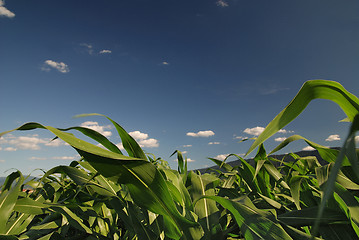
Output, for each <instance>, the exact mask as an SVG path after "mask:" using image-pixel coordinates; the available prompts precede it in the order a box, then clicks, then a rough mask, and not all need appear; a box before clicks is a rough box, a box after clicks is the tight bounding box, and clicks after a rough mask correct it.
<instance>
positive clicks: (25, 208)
mask: <svg viewBox="0 0 359 240" xmlns="http://www.w3.org/2000/svg"><path fill="white" fill-rule="evenodd" d="M47 207H48V205H47V204H44V203H41V202H40V201H36V200H33V199H31V198H28V197H26V198H20V199H18V200H17V201H16V205H15V206H14V211H17V212H21V213H28V214H34V215H36V214H43V213H44V210H45V209H46V208H47Z"/></svg>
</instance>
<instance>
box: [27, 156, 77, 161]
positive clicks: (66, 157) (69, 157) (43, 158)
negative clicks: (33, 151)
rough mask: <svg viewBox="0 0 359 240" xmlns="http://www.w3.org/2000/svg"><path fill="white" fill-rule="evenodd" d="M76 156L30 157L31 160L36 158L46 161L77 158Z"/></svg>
mask: <svg viewBox="0 0 359 240" xmlns="http://www.w3.org/2000/svg"><path fill="white" fill-rule="evenodd" d="M75 158H76V157H74V156H57V157H51V158H48V157H30V158H29V159H30V160H36V161H46V160H51V159H52V160H75Z"/></svg>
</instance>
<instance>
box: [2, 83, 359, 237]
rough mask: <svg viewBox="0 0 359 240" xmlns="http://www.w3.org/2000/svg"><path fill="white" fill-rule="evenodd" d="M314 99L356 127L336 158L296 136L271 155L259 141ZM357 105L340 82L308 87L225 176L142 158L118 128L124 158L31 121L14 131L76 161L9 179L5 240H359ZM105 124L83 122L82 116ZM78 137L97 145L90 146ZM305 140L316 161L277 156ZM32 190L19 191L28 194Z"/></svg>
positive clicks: (181, 160) (225, 167)
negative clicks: (34, 135) (40, 135)
mask: <svg viewBox="0 0 359 240" xmlns="http://www.w3.org/2000/svg"><path fill="white" fill-rule="evenodd" d="M316 98H322V99H328V100H331V101H333V102H335V103H337V104H338V105H339V107H341V109H342V110H343V111H344V113H345V114H346V115H347V118H346V119H345V120H346V121H349V122H351V127H350V129H349V133H348V137H347V138H346V141H345V143H344V145H343V146H342V148H341V149H340V150H335V149H330V148H327V147H324V146H321V145H319V144H316V143H314V142H312V141H310V140H308V139H306V138H304V137H302V136H299V135H293V136H291V137H289V138H287V139H286V140H284V141H283V142H282V143H280V144H279V145H278V146H277V147H276V148H275V149H273V150H272V151H271V152H270V153H268V154H267V153H266V150H265V148H264V145H263V143H264V142H265V140H266V139H268V138H269V137H270V136H272V135H273V134H275V133H276V132H277V131H279V130H280V129H281V128H283V127H284V126H285V125H287V124H288V123H290V122H291V121H292V120H294V119H295V118H296V117H297V116H298V115H299V114H300V113H301V112H302V111H303V110H304V109H305V107H306V106H307V105H308V104H309V103H310V101H311V100H313V99H316ZM358 113H359V99H358V98H357V97H355V96H354V95H353V94H351V93H349V92H348V91H347V90H345V89H344V88H343V87H342V86H341V85H340V84H339V83H337V82H333V81H325V80H312V81H308V82H306V83H305V84H304V85H303V87H302V88H301V89H300V91H299V92H298V94H297V95H296V96H295V98H294V99H293V100H292V101H291V102H290V103H289V104H288V105H287V107H285V108H284V109H283V111H282V112H280V113H279V114H278V115H277V116H276V117H275V118H274V119H273V120H272V121H271V122H270V123H269V124H268V126H267V127H266V128H265V130H264V131H263V133H262V134H261V135H260V136H259V137H258V138H257V139H256V140H255V141H254V143H253V144H252V146H251V147H250V148H249V150H248V153H247V154H249V153H250V152H252V151H253V150H254V149H256V148H257V154H256V156H255V157H254V159H253V163H249V162H247V161H246V160H245V159H244V158H242V157H240V156H238V155H235V154H232V155H230V156H229V157H236V158H237V159H238V160H239V161H240V163H241V164H239V165H238V166H235V167H232V166H231V165H229V164H228V163H227V162H226V161H227V160H224V161H220V160H218V159H214V158H210V160H211V161H213V162H214V163H215V164H217V165H218V166H219V167H220V168H219V169H220V170H213V171H209V172H208V173H204V174H201V173H200V172H199V171H188V169H187V159H186V158H185V157H184V156H183V155H182V154H181V152H179V151H175V152H174V153H173V155H174V154H176V155H177V160H178V169H177V170H173V169H171V168H170V167H169V165H168V164H167V163H166V161H164V160H162V159H161V158H156V157H155V156H153V155H150V154H147V155H146V154H145V153H144V151H143V150H142V149H141V147H140V146H139V145H138V143H137V142H136V141H135V140H134V139H133V138H132V137H131V136H130V135H129V134H128V133H127V132H126V131H125V130H124V129H123V128H122V127H121V126H120V125H119V124H118V123H116V122H115V121H113V120H112V119H110V118H109V117H106V116H104V117H106V118H107V119H108V120H109V121H110V122H111V123H112V124H113V125H114V126H115V128H116V130H117V132H118V135H119V137H120V138H121V140H122V143H123V146H124V149H125V151H126V153H127V155H125V154H123V153H122V151H121V150H120V149H119V148H118V147H117V146H116V145H115V144H113V143H112V142H111V141H109V140H108V139H107V138H106V137H105V136H103V135H101V134H100V133H98V132H96V131H94V130H91V129H88V128H84V127H70V128H67V129H59V128H54V127H51V126H44V125H41V124H39V123H26V124H24V125H22V126H20V127H19V128H17V129H14V130H10V131H7V132H3V133H0V137H1V136H2V135H4V134H6V133H9V132H11V131H15V130H17V131H25V130H26V131H27V130H34V129H38V128H41V129H46V130H48V131H50V132H52V133H53V134H54V136H55V138H60V139H62V140H63V141H65V142H66V143H68V144H69V145H70V146H71V147H72V148H74V149H75V150H76V151H77V152H78V154H79V160H77V161H73V162H72V163H71V164H70V165H69V166H62V165H61V166H56V167H54V168H52V169H50V170H49V171H47V172H45V173H44V174H43V176H42V178H41V179H31V180H29V179H28V178H27V179H26V178H24V176H23V175H22V173H21V172H19V171H15V172H13V173H11V174H10V175H9V176H8V177H7V179H6V182H5V183H4V185H3V186H2V189H1V194H0V214H1V218H0V239H65V238H66V239H141V240H142V239H151V240H152V239H202V240H205V239H358V238H359V211H358V209H359V202H358V201H359V164H358V159H357V150H356V148H355V133H356V131H358V129H359V117H358ZM95 115H96V116H103V115H100V114H86V115H80V116H79V117H86V116H95ZM70 131H78V132H80V133H82V134H84V135H86V136H88V137H90V138H92V139H93V140H94V141H96V142H97V143H99V144H101V145H102V146H104V148H101V147H98V146H97V145H95V144H91V143H89V142H86V141H84V140H82V139H80V138H77V137H75V136H74V135H73V134H72V133H70ZM297 140H303V141H305V142H306V143H307V144H308V145H310V146H312V147H313V148H315V149H316V150H318V152H319V154H320V156H321V157H322V159H324V160H325V161H326V163H325V164H323V163H320V162H319V161H318V159H317V158H316V157H314V156H309V157H300V156H298V155H296V154H294V153H291V154H289V155H288V157H290V158H291V159H292V160H291V161H287V160H285V159H277V158H274V157H271V155H272V154H273V153H275V152H277V151H279V150H280V149H282V148H284V147H285V146H286V145H288V144H292V142H295V141H297ZM26 185H28V186H31V187H33V189H34V191H33V192H23V191H22V189H23V188H24V186H26Z"/></svg>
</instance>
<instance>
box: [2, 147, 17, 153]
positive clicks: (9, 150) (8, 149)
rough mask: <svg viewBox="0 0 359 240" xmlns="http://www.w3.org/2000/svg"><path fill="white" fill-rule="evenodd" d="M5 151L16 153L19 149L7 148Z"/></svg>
mask: <svg viewBox="0 0 359 240" xmlns="http://www.w3.org/2000/svg"><path fill="white" fill-rule="evenodd" d="M4 151H5V152H15V151H17V149H16V148H14V147H6V148H4Z"/></svg>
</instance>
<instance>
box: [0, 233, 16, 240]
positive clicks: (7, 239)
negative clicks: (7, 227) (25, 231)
mask: <svg viewBox="0 0 359 240" xmlns="http://www.w3.org/2000/svg"><path fill="white" fill-rule="evenodd" d="M18 239H19V238H17V237H16V236H9V235H3V234H0V240H18Z"/></svg>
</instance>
